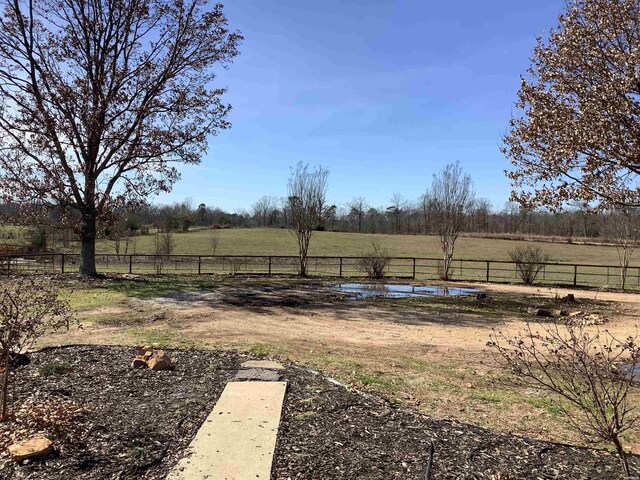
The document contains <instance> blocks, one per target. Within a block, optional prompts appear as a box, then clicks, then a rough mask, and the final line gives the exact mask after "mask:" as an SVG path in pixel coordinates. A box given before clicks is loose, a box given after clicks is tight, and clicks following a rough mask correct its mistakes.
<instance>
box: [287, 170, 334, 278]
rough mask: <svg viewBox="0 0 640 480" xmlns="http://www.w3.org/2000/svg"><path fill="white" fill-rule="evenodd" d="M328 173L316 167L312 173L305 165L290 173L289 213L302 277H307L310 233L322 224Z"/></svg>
mask: <svg viewBox="0 0 640 480" xmlns="http://www.w3.org/2000/svg"><path fill="white" fill-rule="evenodd" d="M328 178H329V170H327V169H325V168H323V167H317V168H316V169H315V170H309V168H308V166H307V165H306V164H304V163H302V162H298V164H297V165H296V166H295V167H293V168H292V169H291V175H290V177H289V182H288V185H287V192H288V195H289V197H288V198H289V201H288V207H287V208H288V211H289V215H290V221H291V225H292V230H291V231H292V233H293V234H294V235H295V237H296V240H297V241H298V256H299V268H298V273H299V274H300V275H301V276H303V277H304V276H306V275H307V253H308V252H309V242H310V241H311V233H312V232H313V230H314V229H316V228H317V227H318V225H320V224H321V223H322V220H323V218H322V215H323V213H324V206H325V195H326V192H327V180H328Z"/></svg>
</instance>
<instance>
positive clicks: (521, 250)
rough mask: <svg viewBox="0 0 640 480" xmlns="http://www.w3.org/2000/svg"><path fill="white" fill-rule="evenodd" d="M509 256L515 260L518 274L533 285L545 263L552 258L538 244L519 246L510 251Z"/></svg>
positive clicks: (526, 282) (528, 283)
mask: <svg viewBox="0 0 640 480" xmlns="http://www.w3.org/2000/svg"><path fill="white" fill-rule="evenodd" d="M509 257H511V260H512V261H513V262H515V264H516V269H517V271H518V275H520V278H521V279H522V281H523V282H524V283H525V284H526V285H533V282H535V281H536V278H538V274H539V273H540V272H541V271H542V269H543V268H544V264H545V263H546V262H549V261H550V260H551V257H550V256H549V255H547V254H546V253H545V252H544V250H542V248H540V247H539V246H537V245H527V246H525V247H521V246H518V247H516V248H514V249H513V250H511V251H510V252H509Z"/></svg>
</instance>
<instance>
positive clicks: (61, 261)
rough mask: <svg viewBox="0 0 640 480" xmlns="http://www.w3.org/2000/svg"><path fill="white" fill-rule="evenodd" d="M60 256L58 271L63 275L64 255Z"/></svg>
mask: <svg viewBox="0 0 640 480" xmlns="http://www.w3.org/2000/svg"><path fill="white" fill-rule="evenodd" d="M60 255H61V257H60V270H61V271H62V273H64V253H61V254H60Z"/></svg>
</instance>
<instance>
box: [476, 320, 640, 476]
mask: <svg viewBox="0 0 640 480" xmlns="http://www.w3.org/2000/svg"><path fill="white" fill-rule="evenodd" d="M535 328H536V330H534V327H532V325H531V324H530V323H527V327H526V330H525V332H524V333H521V334H518V335H515V336H513V337H507V336H505V335H503V334H502V333H497V334H495V333H494V334H493V335H492V336H491V341H490V342H489V343H488V345H489V346H490V347H493V348H495V349H496V351H497V352H498V354H499V355H500V356H501V357H502V359H503V360H505V361H506V364H507V366H508V367H509V369H510V370H511V371H512V372H513V373H514V375H515V377H514V382H515V383H516V384H517V385H520V386H525V387H533V388H541V389H544V390H546V391H547V392H549V393H551V394H552V395H553V396H552V397H551V400H552V401H553V402H554V404H555V406H556V407H557V408H559V409H560V411H561V412H562V413H563V414H564V418H565V420H566V421H567V422H568V423H569V425H571V426H572V427H573V428H574V429H575V430H577V431H578V432H579V433H580V434H581V435H583V436H584V438H585V439H586V440H587V441H589V442H592V441H594V440H596V441H605V442H611V443H612V444H613V445H614V446H615V449H616V451H617V452H618V455H619V456H620V461H621V463H622V467H623V468H624V471H625V474H626V476H627V477H630V471H629V463H628V461H627V456H626V453H625V451H624V448H623V445H622V439H623V435H624V432H626V431H627V430H629V429H630V428H633V426H634V425H636V424H637V422H638V419H639V417H638V415H637V414H635V413H634V409H635V406H634V405H633V404H632V403H631V402H630V401H629V398H628V393H629V390H630V388H631V387H632V385H633V382H634V376H633V372H634V369H635V367H636V366H638V365H640V346H638V344H637V337H631V336H630V337H628V338H626V339H624V340H618V339H616V338H615V337H614V336H613V335H612V334H611V333H609V332H608V331H606V330H605V331H600V330H598V329H597V328H596V329H595V331H594V332H593V333H590V332H589V331H587V330H586V328H585V327H584V325H583V324H578V325H576V324H572V323H570V324H568V325H567V326H566V327H564V326H563V327H561V326H558V325H557V324H545V325H542V324H538V325H537V326H536V327H535Z"/></svg>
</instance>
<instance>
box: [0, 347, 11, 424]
mask: <svg viewBox="0 0 640 480" xmlns="http://www.w3.org/2000/svg"><path fill="white" fill-rule="evenodd" d="M0 364H1V365H2V367H3V368H4V370H3V372H2V385H0V422H1V421H4V420H5V419H6V418H7V415H8V412H7V393H8V390H9V350H6V351H3V352H2V362H1V363H0Z"/></svg>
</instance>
